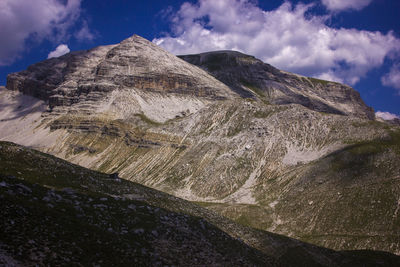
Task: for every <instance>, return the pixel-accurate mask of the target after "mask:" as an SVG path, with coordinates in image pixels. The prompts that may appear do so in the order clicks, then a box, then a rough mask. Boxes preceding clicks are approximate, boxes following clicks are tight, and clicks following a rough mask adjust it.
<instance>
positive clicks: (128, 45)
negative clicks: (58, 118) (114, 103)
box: [6, 35, 235, 113]
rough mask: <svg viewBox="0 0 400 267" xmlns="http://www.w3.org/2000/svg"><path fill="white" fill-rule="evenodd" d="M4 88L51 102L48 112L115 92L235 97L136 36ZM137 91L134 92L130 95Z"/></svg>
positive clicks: (16, 76) (34, 71)
mask: <svg viewBox="0 0 400 267" xmlns="http://www.w3.org/2000/svg"><path fill="white" fill-rule="evenodd" d="M6 87H7V88H8V89H10V90H17V91H20V92H22V93H24V94H28V95H31V96H34V97H37V98H39V99H42V100H45V101H48V103H49V107H50V109H53V108H55V107H60V106H61V107H62V106H71V105H73V104H77V103H84V106H85V107H86V111H87V112H88V113H90V111H94V110H95V109H93V107H91V106H90V104H94V107H96V105H95V104H96V103H98V102H100V101H101V100H103V99H105V98H107V96H110V94H111V93H113V92H114V94H115V93H116V92H123V91H128V92H130V93H132V92H133V91H136V92H138V93H151V92H155V93H158V94H169V95H171V94H175V95H178V96H182V95H183V96H190V97H198V98H204V99H206V100H221V99H231V98H234V97H235V94H234V93H232V92H231V90H230V89H229V88H228V87H227V86H226V85H224V84H223V83H221V82H219V81H218V80H216V79H214V78H213V77H211V76H210V75H209V74H207V73H206V72H205V71H203V70H201V69H199V68H197V67H195V66H193V65H191V64H188V63H186V62H184V61H183V60H180V59H179V58H177V57H175V56H173V55H172V54H169V53H167V52H166V51H164V50H163V49H161V48H159V47H158V46H156V45H155V44H153V43H151V42H149V41H147V40H145V39H143V38H141V37H139V36H137V35H134V36H132V37H130V38H128V39H126V40H124V41H123V42H121V43H120V44H117V45H109V46H100V47H96V48H94V49H91V50H88V51H79V52H72V53H69V54H66V55H64V56H61V57H59V58H52V59H48V60H45V61H43V62H40V63H37V64H34V65H32V66H30V67H29V68H28V69H27V70H25V71H22V72H18V73H13V74H10V75H8V77H7V85H6ZM132 89H133V90H132Z"/></svg>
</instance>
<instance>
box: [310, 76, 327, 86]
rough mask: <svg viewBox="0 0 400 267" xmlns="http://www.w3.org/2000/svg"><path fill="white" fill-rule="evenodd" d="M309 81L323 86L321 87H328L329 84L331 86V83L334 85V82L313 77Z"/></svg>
mask: <svg viewBox="0 0 400 267" xmlns="http://www.w3.org/2000/svg"><path fill="white" fill-rule="evenodd" d="M308 79H309V80H310V81H311V82H312V83H313V84H321V85H323V86H326V85H328V84H330V83H333V82H331V81H326V80H320V79H317V78H312V77H308Z"/></svg>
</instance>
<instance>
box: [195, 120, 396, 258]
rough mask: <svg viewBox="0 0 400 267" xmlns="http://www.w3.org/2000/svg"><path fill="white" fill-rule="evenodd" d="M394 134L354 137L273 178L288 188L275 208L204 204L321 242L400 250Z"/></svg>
mask: <svg viewBox="0 0 400 267" xmlns="http://www.w3.org/2000/svg"><path fill="white" fill-rule="evenodd" d="M371 123H372V122H371ZM375 126H376V127H382V125H375ZM383 126H384V125H383ZM389 132H390V134H389V135H388V136H387V137H385V138H382V139H375V140H370V141H357V140H349V146H348V147H346V148H344V149H342V150H339V151H336V152H334V153H332V154H330V155H328V156H326V157H324V158H322V159H319V160H316V161H313V162H311V163H309V164H305V165H299V166H298V167H297V168H296V169H295V170H292V171H291V172H288V173H287V174H285V175H283V176H282V177H279V178H277V179H275V180H273V181H271V182H270V186H271V189H270V191H271V192H283V193H282V194H280V196H279V198H278V201H276V202H275V203H274V205H273V207H272V208H271V206H270V205H271V203H269V202H265V203H261V205H240V204H212V203H200V204H201V205H202V206H206V207H207V208H210V209H211V210H214V211H216V212H218V213H220V214H223V215H224V216H227V217H229V218H231V219H233V220H235V221H237V222H239V223H242V224H244V225H248V226H251V227H255V228H258V229H264V230H272V231H274V232H279V233H284V234H287V235H290V236H292V237H295V238H299V239H300V240H303V241H306V242H311V243H314V244H317V245H321V246H327V247H331V248H336V249H354V248H359V249H362V248H367V247H369V248H374V249H377V250H386V251H394V252H396V251H397V252H399V251H400V247H399V244H400V235H399V233H400V214H399V207H400V206H399V195H400V186H399V179H400V165H399V164H398V163H399V162H400V131H398V130H389ZM278 220H279V222H277V221H278Z"/></svg>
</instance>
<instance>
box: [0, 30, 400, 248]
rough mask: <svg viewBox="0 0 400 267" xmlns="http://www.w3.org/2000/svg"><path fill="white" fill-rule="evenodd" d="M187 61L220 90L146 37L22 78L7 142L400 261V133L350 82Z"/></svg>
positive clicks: (4, 92) (237, 62)
mask: <svg viewBox="0 0 400 267" xmlns="http://www.w3.org/2000/svg"><path fill="white" fill-rule="evenodd" d="M215 56H217V57H216V59H218V60H216V59H215ZM183 58H185V59H186V60H188V61H190V62H192V63H194V64H197V65H199V66H200V67H202V68H204V69H207V71H208V72H209V73H212V74H213V75H215V77H217V78H218V79H219V80H220V81H218V80H217V79H216V78H215V77H212V76H211V75H210V74H209V73H207V72H206V71H204V70H202V69H200V68H199V67H196V66H194V65H191V64H189V63H187V62H185V61H183V60H181V59H179V58H177V57H174V56H173V55H171V54H169V53H167V52H165V51H163V50H162V49H161V48H158V47H157V46H155V45H154V44H152V43H150V42H148V41H146V40H144V39H142V38H140V37H137V36H134V37H132V38H129V39H127V40H125V41H123V42H122V43H121V44H117V45H113V46H104V47H98V48H95V49H92V50H89V51H82V52H73V53H71V54H68V55H65V56H62V57H60V58H56V59H50V60H46V61H44V62H41V63H38V64H35V65H33V66H31V67H29V68H28V70H26V71H23V72H20V73H16V74H11V75H10V76H9V77H8V83H7V88H8V89H5V88H0V110H1V112H0V140H7V141H12V142H16V143H19V144H22V145H26V146H30V147H34V148H37V149H40V150H41V151H43V152H48V153H51V154H53V155H57V156H59V157H62V158H64V159H66V160H68V161H70V162H73V163H78V164H80V165H82V166H85V167H88V168H91V169H94V170H100V171H102V172H106V173H110V174H111V173H119V176H120V177H121V178H124V179H127V180H131V181H135V182H139V183H141V184H143V185H146V186H150V187H153V188H155V189H158V190H161V191H164V192H167V193H170V194H173V195H175V196H178V197H181V198H184V199H186V200H190V201H196V202H198V203H201V204H202V205H204V206H206V207H207V208H209V209H213V210H215V211H217V212H219V213H221V214H223V215H225V216H227V217H229V218H232V219H234V220H236V221H238V222H240V223H242V224H246V225H250V226H253V227H257V228H260V229H263V230H268V231H273V232H276V233H281V234H285V235H288V236H291V237H295V238H300V239H301V240H305V241H309V242H313V243H314V244H318V245H322V246H327V247H329V248H333V249H375V250H386V251H390V252H393V253H397V254H400V236H399V235H398V233H399V232H400V229H399V225H400V213H399V212H398V211H399V204H398V203H399V202H398V201H399V200H398V196H399V195H400V182H399V172H400V170H399V164H398V162H399V161H400V152H399V151H400V139H399V136H400V128H399V126H397V125H394V124H393V125H392V124H388V123H385V122H379V121H375V120H371V118H372V117H373V114H372V113H371V112H372V111H371V110H370V109H369V108H368V107H366V106H365V105H364V104H363V102H362V100H361V99H360V98H359V95H358V94H357V93H356V92H355V91H354V90H353V89H351V88H350V87H347V86H344V85H340V84H336V83H330V82H326V81H320V80H315V79H311V78H306V77H302V76H298V75H294V74H288V73H285V72H282V71H279V70H277V69H275V68H273V67H271V66H269V65H267V64H264V63H262V62H261V61H259V60H257V59H255V58H253V57H250V56H246V55H243V54H240V53H236V52H229V53H228V52H217V53H208V54H203V55H197V56H185V57H183ZM202 58H203V59H202ZM201 62H203V63H201ZM222 81H223V82H224V83H226V85H225V84H224V83H222ZM9 89H12V90H9ZM21 92H22V93H21ZM49 105H50V108H49ZM364 222H368V224H367V225H365V224H364Z"/></svg>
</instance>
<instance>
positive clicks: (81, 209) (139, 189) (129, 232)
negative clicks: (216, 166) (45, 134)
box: [0, 142, 399, 266]
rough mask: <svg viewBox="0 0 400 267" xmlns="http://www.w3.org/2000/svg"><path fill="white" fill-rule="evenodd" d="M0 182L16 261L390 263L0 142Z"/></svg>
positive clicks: (5, 242)
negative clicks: (265, 228) (255, 225)
mask: <svg viewBox="0 0 400 267" xmlns="http://www.w3.org/2000/svg"><path fill="white" fill-rule="evenodd" d="M0 177H1V181H0V198H1V202H0V203H1V209H0V210H1V217H2V218H4V219H3V220H2V227H1V229H2V232H1V237H2V238H1V245H2V247H1V250H0V252H2V253H3V255H2V256H4V255H6V256H7V255H8V256H11V257H12V258H14V260H16V261H17V262H21V263H23V264H30V263H42V264H74V263H80V264H84V265H85V264H90V263H98V264H102V265H108V264H111V263H113V264H115V263H117V264H140V265H158V264H169V265H170V264H175V265H185V264H203V265H210V264H218V265H265V264H267V265H274V264H278V265H280V264H282V265H286V266H287V265H297V266H298V265H304V266H310V265H311V266H312V265H333V266H334V265H353V266H354V265H363V264H367V265H368V264H370V265H375V264H376V263H377V262H383V263H386V264H393V265H395V264H396V263H399V258H397V257H395V256H393V255H390V254H385V253H377V252H376V253H375V252H362V253H364V254H366V255H361V256H359V255H358V254H359V253H358V252H346V253H342V252H341V253H338V252H334V251H331V250H328V249H322V248H318V247H315V246H312V245H307V244H304V243H301V242H298V241H295V240H292V239H288V238H285V237H283V236H278V235H274V234H270V233H267V232H262V231H257V230H253V229H250V228H246V227H241V226H239V225H236V224H234V223H232V222H230V221H229V220H226V219H224V218H222V217H220V216H218V215H215V214H213V213H212V212H209V211H206V210H204V209H202V208H199V207H197V206H195V205H193V204H191V203H189V202H186V201H183V200H180V199H177V198H174V197H172V196H169V195H167V194H164V193H161V192H158V191H156V190H152V189H149V188H146V187H143V186H140V185H138V184H135V183H132V182H128V181H124V180H120V181H116V180H113V179H110V178H109V176H108V175H106V174H102V173H98V172H94V171H91V170H88V169H85V168H82V167H79V166H76V165H73V164H70V163H68V162H66V161H63V160H60V159H58V158H55V157H52V156H49V155H46V154H43V153H40V152H37V151H34V150H30V149H26V148H23V147H21V146H17V145H14V144H12V143H6V142H1V143H0ZM128 196H130V198H128ZM199 216H200V217H204V218H200V217H199ZM216 226H217V227H216ZM220 229H223V230H224V231H225V232H227V233H228V234H226V233H225V232H223V231H221V230H220ZM234 237H240V238H241V239H242V241H239V240H237V239H235V238H234ZM243 242H245V243H248V244H250V245H251V246H253V247H257V248H258V249H259V250H256V249H254V248H252V247H249V246H247V245H246V244H244V243H243ZM260 250H261V251H262V252H261V251H260ZM362 253H361V254H362ZM2 259H4V257H0V261H1V260H2Z"/></svg>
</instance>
